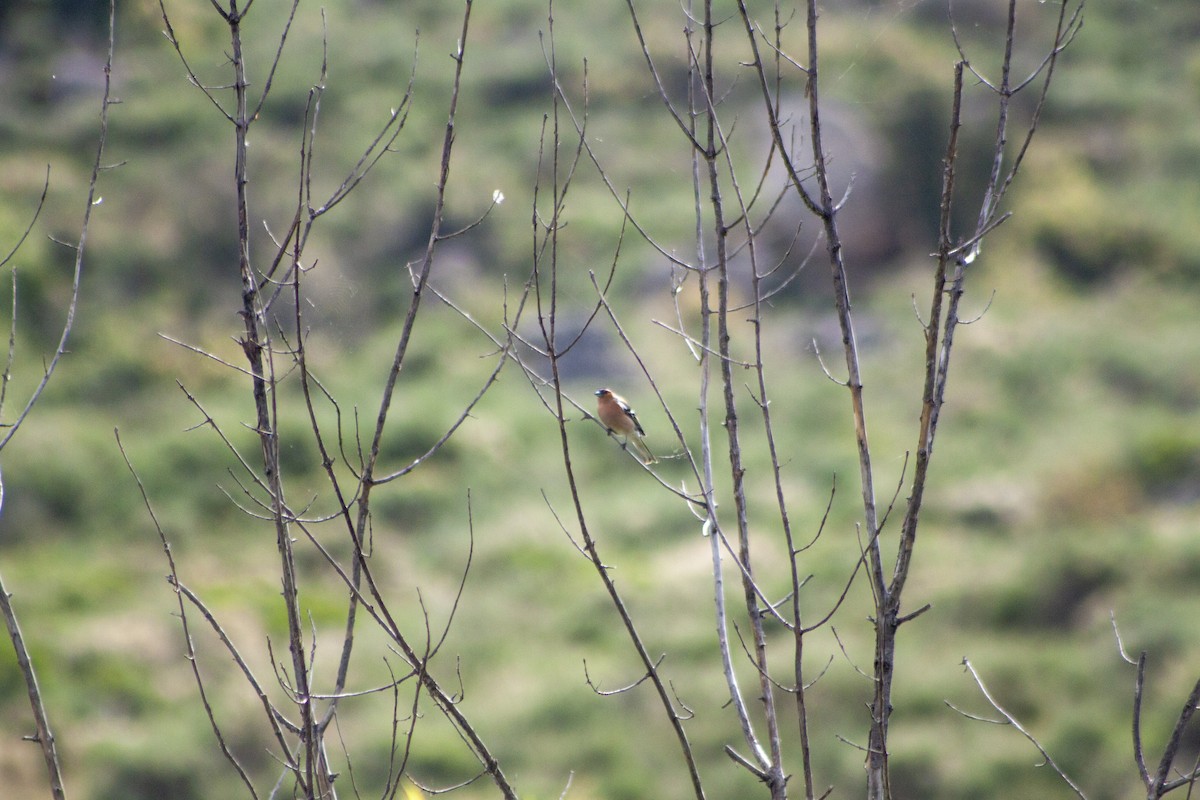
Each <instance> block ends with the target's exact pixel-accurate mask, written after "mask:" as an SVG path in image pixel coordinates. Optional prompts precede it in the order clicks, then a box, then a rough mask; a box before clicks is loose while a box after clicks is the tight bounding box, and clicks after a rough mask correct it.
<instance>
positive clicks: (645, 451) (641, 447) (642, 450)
mask: <svg viewBox="0 0 1200 800" xmlns="http://www.w3.org/2000/svg"><path fill="white" fill-rule="evenodd" d="M629 442H630V443H631V444H632V445H633V449H634V450H636V451H637V455H638V458H640V459H641V460H642V463H643V464H646V465H647V466H649V465H650V464H653V463H655V462H656V461H658V459H657V458H655V457H654V453H651V452H650V448H649V447H647V446H646V442H645V441H644V440H643V439H642V437H641V436H638V435H637V434H634V435H633V436H630V437H629Z"/></svg>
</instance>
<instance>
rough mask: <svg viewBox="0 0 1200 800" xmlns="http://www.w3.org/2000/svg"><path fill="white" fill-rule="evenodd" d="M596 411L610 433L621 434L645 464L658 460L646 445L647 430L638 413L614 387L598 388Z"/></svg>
mask: <svg viewBox="0 0 1200 800" xmlns="http://www.w3.org/2000/svg"><path fill="white" fill-rule="evenodd" d="M596 413H597V416H599V417H600V422H602V423H603V424H604V427H605V428H608V432H609V433H616V434H619V435H620V436H621V437H622V438H623V439H624V440H625V443H626V444H629V445H632V446H633V449H634V450H635V451H636V454H637V456H638V458H639V459H640V460H641V462H642V463H643V464H653V463H654V462H656V461H658V459H657V458H655V457H654V454H653V453H651V452H650V448H649V447H647V446H646V442H645V440H644V439H643V437H644V436H645V435H646V431H644V430H642V423H640V422H638V418H637V414H636V413H634V410H633V409H632V408H630V407H629V403H626V402H625V398H623V397H621V395H619V394H617V393H616V392H614V391H613V390H612V389H597V390H596Z"/></svg>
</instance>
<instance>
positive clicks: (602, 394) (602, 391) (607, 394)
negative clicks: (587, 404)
mask: <svg viewBox="0 0 1200 800" xmlns="http://www.w3.org/2000/svg"><path fill="white" fill-rule="evenodd" d="M595 394H596V397H611V396H612V391H610V390H609V389H597V390H596V392H595Z"/></svg>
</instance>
